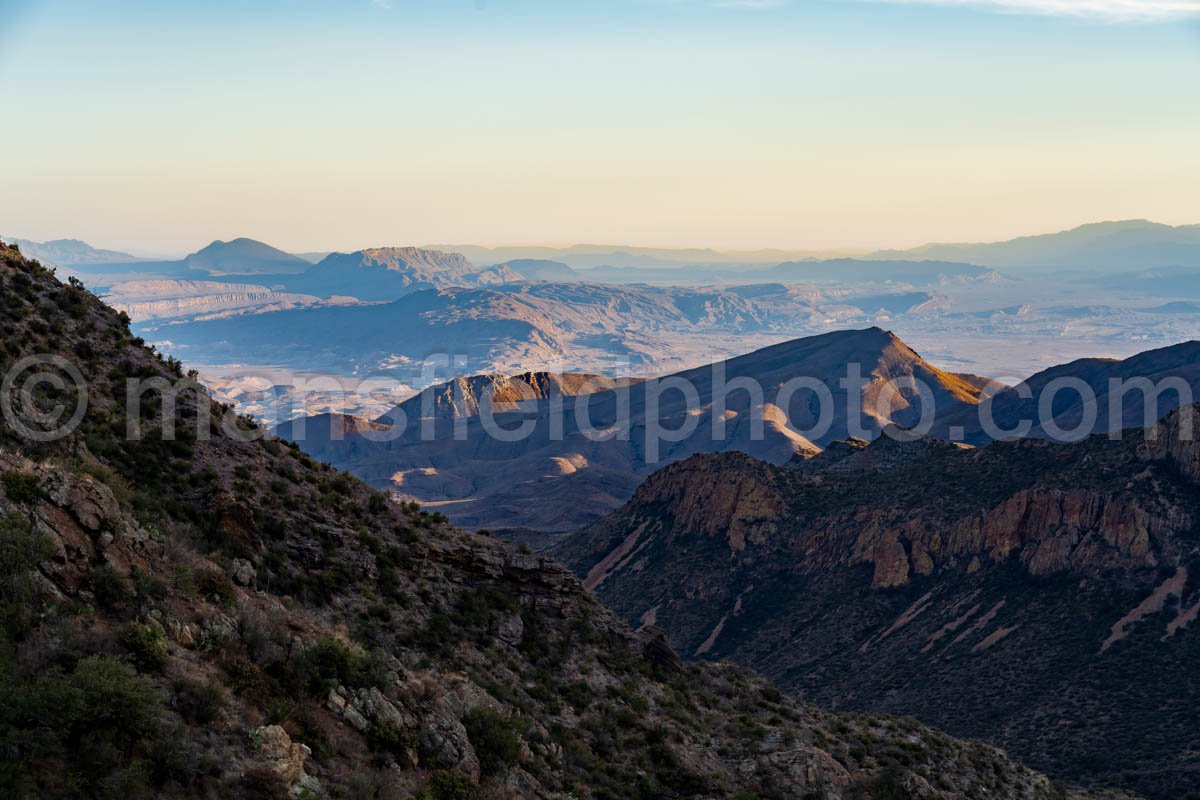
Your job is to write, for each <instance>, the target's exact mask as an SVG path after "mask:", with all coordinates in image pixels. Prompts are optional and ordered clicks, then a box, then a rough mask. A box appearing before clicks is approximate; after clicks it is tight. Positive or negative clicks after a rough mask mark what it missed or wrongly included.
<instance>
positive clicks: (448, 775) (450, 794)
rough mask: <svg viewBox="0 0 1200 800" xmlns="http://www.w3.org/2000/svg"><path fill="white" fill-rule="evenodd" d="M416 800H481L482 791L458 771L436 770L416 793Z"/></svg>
mask: <svg viewBox="0 0 1200 800" xmlns="http://www.w3.org/2000/svg"><path fill="white" fill-rule="evenodd" d="M417 800H483V790H482V789H480V788H479V785H478V784H477V783H475V781H473V780H471V779H470V778H469V777H467V776H466V775H465V774H463V773H462V772H459V771H458V770H438V771H437V772H435V773H433V774H432V775H430V776H429V783H428V784H426V785H425V788H423V789H421V791H420V792H418V793H417Z"/></svg>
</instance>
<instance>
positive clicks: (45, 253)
mask: <svg viewBox="0 0 1200 800" xmlns="http://www.w3.org/2000/svg"><path fill="white" fill-rule="evenodd" d="M0 238H3V239H4V241H6V242H10V243H12V244H15V245H17V246H18V247H20V248H21V252H22V253H24V254H25V255H27V256H29V257H30V258H36V259H37V260H39V261H43V262H45V263H47V264H51V265H53V266H71V265H73V264H113V263H128V262H132V261H137V260H138V259H137V257H136V256H131V255H129V253H121V252H118V251H116V250H99V249H97V248H95V247H92V246H91V245H90V244H88V243H87V242H81V241H79V240H78V239H51V240H50V241H48V242H32V241H30V240H28V239H13V238H9V237H0Z"/></svg>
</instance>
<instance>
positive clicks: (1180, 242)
mask: <svg viewBox="0 0 1200 800" xmlns="http://www.w3.org/2000/svg"><path fill="white" fill-rule="evenodd" d="M870 257H871V258H883V259H897V258H902V259H913V258H918V259H927V258H928V259H942V260H950V261H967V262H970V263H972V264H978V265H980V266H985V267H995V268H997V269H1023V270H1024V269H1092V270H1104V271H1123V270H1143V269H1149V268H1154V267H1193V268H1195V267H1200V225H1179V226H1174V227H1173V226H1171V225H1160V224H1158V223H1155V222H1149V221H1147V220H1126V221H1123V222H1098V223H1093V224H1089V225H1081V226H1079V227H1078V228H1072V229H1071V230H1068V231H1062V232H1060V233H1048V234H1042V235H1038V236H1022V237H1020V238H1017V239H1011V240H1008V241H1004V242H993V243H989V244H927V245H924V246H922V247H916V248H913V249H911V250H885V251H881V252H878V253H875V254H873V255H872V256H870Z"/></svg>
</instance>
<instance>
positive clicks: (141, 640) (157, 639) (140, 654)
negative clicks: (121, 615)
mask: <svg viewBox="0 0 1200 800" xmlns="http://www.w3.org/2000/svg"><path fill="white" fill-rule="evenodd" d="M121 645H122V646H123V647H124V648H125V649H126V650H128V651H129V657H130V660H131V661H133V663H134V665H135V666H136V667H137V668H138V669H139V670H142V671H143V672H153V671H157V670H160V669H162V667H163V664H165V663H167V635H166V634H165V633H164V632H163V629H162V627H160V626H159V625H157V624H155V623H149V624H146V625H143V624H141V623H139V622H131V623H129V624H128V625H126V626H125V630H123V631H121Z"/></svg>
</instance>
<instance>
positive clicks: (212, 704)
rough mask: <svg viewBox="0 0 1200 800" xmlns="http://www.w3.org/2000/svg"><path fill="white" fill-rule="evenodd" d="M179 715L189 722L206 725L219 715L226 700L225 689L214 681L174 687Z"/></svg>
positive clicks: (194, 682) (187, 683)
mask: <svg viewBox="0 0 1200 800" xmlns="http://www.w3.org/2000/svg"><path fill="white" fill-rule="evenodd" d="M175 698H176V705H177V707H178V708H179V713H180V714H182V715H183V716H184V718H185V719H187V720H188V721H190V722H199V723H201V724H207V723H209V722H212V721H213V720H214V719H216V718H217V716H218V715H220V713H221V709H222V708H224V707H225V702H226V700H227V699H228V696H227V693H226V691H225V687H223V686H222V685H221V684H220V683H218V682H217V681H215V680H209V681H205V682H203V683H200V682H196V681H187V682H185V683H182V684H180V685H178V686H176V687H175Z"/></svg>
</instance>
